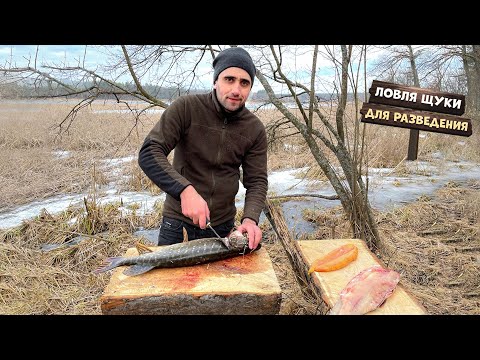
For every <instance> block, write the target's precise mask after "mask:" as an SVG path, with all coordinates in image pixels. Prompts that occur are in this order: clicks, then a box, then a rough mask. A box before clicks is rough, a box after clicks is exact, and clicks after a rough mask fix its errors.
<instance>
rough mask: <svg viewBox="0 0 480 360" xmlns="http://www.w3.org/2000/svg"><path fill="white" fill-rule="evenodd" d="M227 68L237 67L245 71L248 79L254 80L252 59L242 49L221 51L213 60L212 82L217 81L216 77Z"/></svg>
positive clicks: (235, 48)
mask: <svg viewBox="0 0 480 360" xmlns="http://www.w3.org/2000/svg"><path fill="white" fill-rule="evenodd" d="M229 67H238V68H241V69H243V70H245V71H246V72H247V73H248V75H250V79H251V80H252V86H253V80H254V79H255V71H256V69H255V65H253V61H252V58H251V57H250V54H249V53H248V52H247V51H246V50H245V49H242V48H239V47H231V48H228V49H225V50H223V51H222V52H220V54H218V55H217V57H216V58H215V59H214V60H213V69H214V71H213V82H215V80H217V79H218V75H219V74H220V73H221V72H222V71H223V70H225V69H226V68H229Z"/></svg>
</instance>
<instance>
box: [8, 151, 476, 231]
mask: <svg viewBox="0 0 480 360" xmlns="http://www.w3.org/2000/svg"><path fill="white" fill-rule="evenodd" d="M57 156H62V157H65V156H68V153H62V154H57ZM437 157H438V158H439V159H437V160H438V161H435V162H422V161H412V162H407V163H406V164H405V166H406V168H407V169H408V172H407V173H408V175H405V176H399V175H395V174H394V169H388V168H383V169H373V168H372V169H369V175H368V178H367V177H365V178H364V180H365V182H367V180H368V188H369V200H370V204H371V205H372V207H373V208H374V209H377V210H381V211H387V210H391V209H393V208H394V207H395V206H401V205H404V204H406V203H410V202H413V201H415V200H416V199H418V198H419V197H420V196H432V195H433V194H434V192H435V190H437V189H438V188H440V187H442V186H444V185H445V184H446V183H447V182H449V181H453V182H466V181H469V180H478V179H480V166H479V165H478V164H474V163H469V162H449V161H441V155H440V154H439V155H438V156H437ZM132 159H133V158H132V157H126V158H117V159H110V160H107V161H104V162H103V163H102V164H101V166H102V167H103V168H104V169H107V170H108V171H109V172H110V173H111V174H112V173H113V174H114V173H115V172H116V171H117V172H119V171H120V169H121V167H122V166H124V164H125V163H127V162H129V161H132ZM304 170H305V168H301V169H287V170H282V171H272V172H271V173H270V174H269V194H274V195H277V196H279V195H292V194H303V195H309V194H316V195H318V194H321V195H327V196H331V195H335V192H334V190H333V188H332V186H331V185H330V183H329V182H327V181H312V180H308V181H307V180H304V179H302V178H301V176H300V175H299V174H300V173H301V172H302V171H304ZM118 188H119V185H118V182H110V183H109V184H108V185H105V186H102V187H99V188H98V189H97V195H96V196H97V201H98V202H99V203H102V204H105V203H109V202H110V203H122V204H123V205H122V208H121V209H122V210H123V211H124V212H125V214H127V213H128V212H130V211H132V210H131V209H135V211H136V213H137V214H146V213H149V212H151V211H152V210H153V208H154V205H155V203H156V202H157V201H163V200H164V199H165V194H163V193H162V194H160V195H152V194H150V193H148V192H122V191H120V190H118ZM86 196H88V194H87V193H79V194H68V195H59V196H55V197H51V198H48V199H43V200H41V201H34V202H32V203H29V204H24V205H22V206H18V207H16V208H14V209H9V210H3V211H1V210H0V229H7V228H11V227H15V226H18V225H20V224H21V223H22V221H23V220H25V219H29V218H33V217H35V216H37V215H39V214H40V212H41V211H42V209H46V210H47V211H48V212H49V213H51V214H54V213H58V212H61V211H64V210H66V209H67V208H68V207H69V206H81V204H82V202H83V198H84V197H86ZM244 198H245V188H244V187H243V186H242V185H241V184H240V189H239V192H238V194H237V197H236V205H237V207H242V206H243V202H244ZM338 205H340V201H339V200H326V199H321V198H314V197H311V198H309V197H308V196H307V197H304V198H302V199H295V198H293V199H292V200H289V201H286V202H284V203H283V205H282V206H283V211H284V215H285V219H286V221H287V225H288V226H289V228H290V229H291V231H292V232H293V233H298V234H301V233H309V232H312V231H313V230H314V225H313V224H312V223H310V222H307V221H305V220H303V218H302V211H303V210H305V209H309V210H322V209H327V208H331V207H334V206H338ZM263 220H264V215H263V214H262V217H261V218H260V221H261V222H262V221H263Z"/></svg>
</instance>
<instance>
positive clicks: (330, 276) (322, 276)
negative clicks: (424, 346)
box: [296, 239, 427, 315]
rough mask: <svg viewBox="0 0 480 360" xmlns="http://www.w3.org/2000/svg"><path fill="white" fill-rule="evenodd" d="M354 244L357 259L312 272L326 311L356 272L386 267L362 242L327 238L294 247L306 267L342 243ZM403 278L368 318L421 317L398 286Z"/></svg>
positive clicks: (414, 302) (418, 305)
mask: <svg viewBox="0 0 480 360" xmlns="http://www.w3.org/2000/svg"><path fill="white" fill-rule="evenodd" d="M348 243H351V244H354V245H356V246H357V248H358V257H357V259H356V260H355V261H353V262H352V263H350V264H348V265H347V266H346V267H344V268H342V269H339V270H335V271H330V272H313V273H312V274H311V275H310V276H312V277H313V280H314V283H315V285H316V286H318V288H319V289H320V292H321V294H322V299H323V300H324V301H325V303H326V305H327V306H328V308H332V307H333V305H335V303H336V302H337V300H338V299H339V298H340V293H341V291H342V290H343V289H344V288H345V286H346V285H347V284H348V282H349V281H350V280H351V279H352V278H353V277H354V276H355V275H357V274H358V273H359V272H361V271H362V270H365V269H367V268H369V267H371V266H373V265H381V266H383V267H384V268H387V266H385V264H384V263H383V262H382V261H381V260H380V259H379V258H377V257H376V256H375V254H373V253H372V252H371V251H370V250H369V249H368V247H367V244H366V243H365V242H364V241H363V240H359V239H327V240H323V239H321V240H298V241H296V246H297V248H298V250H299V251H300V253H301V254H302V256H303V259H304V261H305V263H306V264H307V266H308V267H310V266H311V265H312V263H313V261H314V260H315V259H317V258H319V257H321V256H324V255H326V254H327V253H329V252H330V251H332V250H334V249H336V248H337V247H339V246H342V245H345V244H348ZM401 282H402V278H401V277H400V282H399V283H398V284H397V286H396V288H395V290H394V292H393V293H392V295H391V296H390V297H388V298H387V301H385V302H384V303H383V304H382V305H381V306H380V307H378V308H377V309H375V310H374V311H371V312H369V313H368V315H424V314H426V313H427V312H426V310H425V308H424V307H423V306H422V305H421V303H420V302H419V301H418V300H417V299H415V298H414V297H413V296H412V295H410V294H408V293H407V291H406V290H405V288H404V287H403V286H402V285H401Z"/></svg>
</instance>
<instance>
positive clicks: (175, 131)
mask: <svg viewBox="0 0 480 360" xmlns="http://www.w3.org/2000/svg"><path fill="white" fill-rule="evenodd" d="M174 149H175V150H174ZM172 150H174V157H173V161H172V164H170V163H169V162H168V160H167V156H168V154H169V153H170V152H171V151H172ZM138 162H139V165H140V167H141V168H142V170H143V171H144V172H145V174H146V175H147V176H148V177H149V178H150V179H151V180H152V181H153V182H154V183H155V184H156V185H157V186H158V187H159V188H160V189H162V190H163V191H164V192H165V193H166V194H167V195H166V200H165V203H164V210H163V215H164V216H167V217H172V218H176V219H180V220H184V221H186V222H188V223H190V224H193V222H192V220H191V219H189V218H187V217H185V216H184V215H183V214H182V208H181V204H180V193H181V192H182V191H183V190H184V189H185V187H187V186H188V185H190V184H191V185H193V186H194V187H195V189H196V190H197V192H198V193H199V194H200V195H201V196H202V197H203V198H204V199H205V201H206V202H207V204H208V207H209V209H210V217H211V219H210V221H211V222H212V225H213V226H216V225H219V224H221V223H224V222H225V221H228V220H231V219H233V218H234V217H235V214H236V207H235V196H236V194H237V192H238V188H239V179H240V165H241V166H242V169H243V185H244V187H245V189H246V196H245V205H244V215H243V218H250V219H253V220H255V221H256V222H257V224H258V221H259V217H260V214H261V212H262V210H263V208H264V206H265V199H266V196H267V188H268V175H267V137H266V131H265V127H264V125H263V124H262V122H261V121H260V119H258V117H257V116H255V115H254V114H252V113H251V112H250V111H249V110H248V109H247V108H246V107H243V108H241V109H239V110H238V111H236V112H235V113H232V114H229V113H226V112H225V111H224V110H223V107H222V106H221V105H220V103H219V102H218V100H217V97H216V94H215V90H213V91H212V92H210V93H207V94H200V95H184V96H181V97H179V98H178V99H176V100H175V101H174V102H172V104H171V105H170V106H169V107H168V108H167V109H166V110H165V111H164V112H163V114H162V116H161V118H160V120H159V121H158V123H157V124H156V125H155V126H154V128H153V129H152V130H151V131H150V133H149V134H148V135H147V137H146V139H145V141H144V143H143V146H142V147H141V149H140V152H139V158H138ZM243 218H242V220H243Z"/></svg>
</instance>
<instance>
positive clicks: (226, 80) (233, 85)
mask: <svg viewBox="0 0 480 360" xmlns="http://www.w3.org/2000/svg"><path fill="white" fill-rule="evenodd" d="M251 86H252V81H251V79H250V75H248V73H247V72H246V71H245V70H243V69H241V68H238V67H229V68H226V69H225V70H223V71H222V72H221V73H220V74H219V75H218V79H217V81H215V84H214V85H213V88H214V89H215V90H216V91H217V98H218V101H219V102H220V104H222V105H223V106H224V107H225V109H227V110H228V111H235V110H238V109H239V108H240V107H241V106H243V105H244V104H245V102H246V101H247V98H248V95H249V94H250V90H251Z"/></svg>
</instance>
